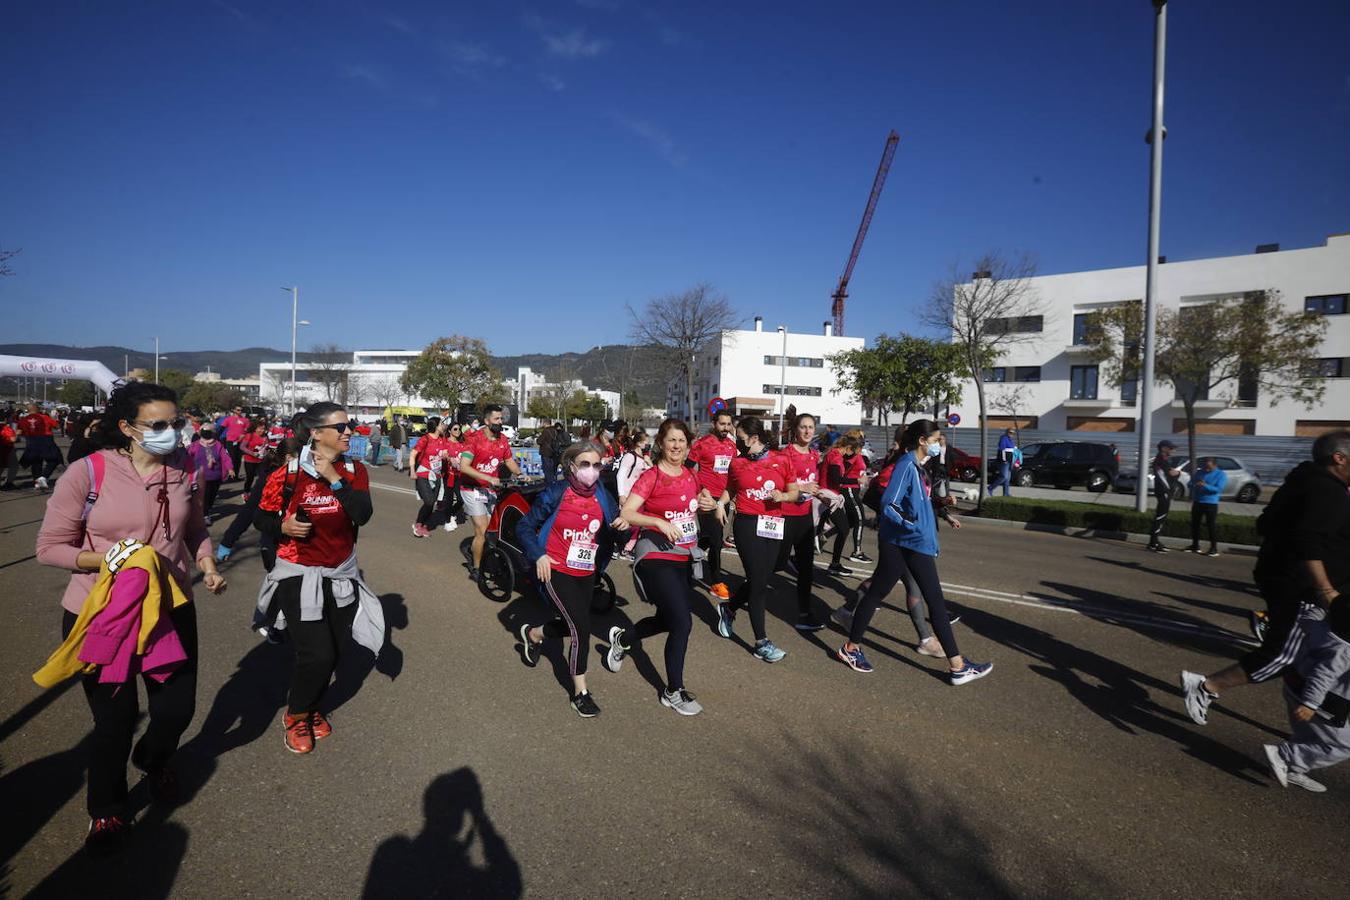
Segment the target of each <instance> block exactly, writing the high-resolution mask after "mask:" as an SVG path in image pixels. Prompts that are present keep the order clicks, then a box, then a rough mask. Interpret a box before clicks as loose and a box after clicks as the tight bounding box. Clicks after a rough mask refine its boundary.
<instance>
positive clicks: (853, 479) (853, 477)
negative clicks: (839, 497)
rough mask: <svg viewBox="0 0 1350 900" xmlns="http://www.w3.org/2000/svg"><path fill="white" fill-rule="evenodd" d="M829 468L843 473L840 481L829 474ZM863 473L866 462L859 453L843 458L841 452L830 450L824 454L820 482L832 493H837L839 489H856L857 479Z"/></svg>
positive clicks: (865, 469) (865, 468)
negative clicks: (837, 469)
mask: <svg viewBox="0 0 1350 900" xmlns="http://www.w3.org/2000/svg"><path fill="white" fill-rule="evenodd" d="M831 466H838V467H839V469H840V471H841V472H842V473H843V480H842V481H841V480H839V479H837V478H835V476H834V475H832V474H831V473H830V467H831ZM865 471H867V460H866V459H864V458H863V455H862V454H861V453H855V454H853V455H852V456H844V452H843V451H842V450H831V451H830V452H829V453H826V454H825V463H824V465H822V466H821V467H820V474H821V480H822V481H823V482H824V483H825V486H826V487H827V488H829V489H830V490H832V491H838V490H839V489H840V488H846V487H857V486H858V478H859V477H860V476H861V475H862V473H863V472H865Z"/></svg>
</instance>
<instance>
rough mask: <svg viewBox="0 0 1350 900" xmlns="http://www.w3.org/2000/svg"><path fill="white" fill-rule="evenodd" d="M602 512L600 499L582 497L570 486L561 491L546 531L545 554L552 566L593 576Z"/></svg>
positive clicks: (602, 520) (603, 518) (602, 518)
mask: <svg viewBox="0 0 1350 900" xmlns="http://www.w3.org/2000/svg"><path fill="white" fill-rule="evenodd" d="M604 527H605V513H604V510H603V509H601V508H600V498H599V497H596V496H595V495H594V494H592V495H591V496H589V497H583V496H581V495H580V494H578V493H577V492H576V491H574V490H572V489H571V488H570V487H569V488H567V489H566V490H564V491H563V495H562V500H561V501H560V502H559V503H558V513H557V515H556V516H554V519H553V530H552V531H550V532H549V533H548V541H547V543H546V545H545V548H544V550H545V553H547V554H548V561H549V562H550V563H552V564H553V568H554V569H556V570H558V571H559V572H563V573H565V574H567V575H579V576H582V577H584V576H586V575H594V574H595V565H596V557H597V555H598V554H599V543H600V540H599V535H600V529H602V528H604Z"/></svg>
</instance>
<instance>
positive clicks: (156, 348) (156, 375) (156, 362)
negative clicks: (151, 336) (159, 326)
mask: <svg viewBox="0 0 1350 900" xmlns="http://www.w3.org/2000/svg"><path fill="white" fill-rule="evenodd" d="M155 384H159V338H155Z"/></svg>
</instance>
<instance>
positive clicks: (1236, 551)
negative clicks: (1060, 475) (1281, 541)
mask: <svg viewBox="0 0 1350 900" xmlns="http://www.w3.org/2000/svg"><path fill="white" fill-rule="evenodd" d="M976 522H978V523H980V524H985V525H999V526H1003V527H1005V528H1021V529H1022V530H1024V531H1041V532H1045V533H1047V534H1062V535H1067V536H1068V537H1078V538H1096V539H1099V540H1106V541H1122V542H1124V543H1127V544H1147V543H1148V535H1146V534H1133V533H1131V532H1127V531H1101V530H1099V529H1096V528H1071V527H1069V526H1066V525H1042V524H1040V523H1039V522H1016V521H1013V520H1012V519H992V518H988V517H986V516H977V515H975V514H974V513H973V512H971V511H968V512H966V513H965V514H964V515H962V516H961V524H963V525H966V524H970V523H976ZM1162 542H1163V546H1165V547H1168V548H1170V549H1173V550H1184V549H1185V548H1187V547H1189V546H1190V545H1191V542H1190V541H1189V540H1188V539H1186V538H1175V537H1163V538H1162ZM1260 549H1261V548H1260V547H1257V546H1255V545H1253V544H1222V543H1221V544H1219V550H1220V551H1221V552H1223V553H1230V554H1233V555H1234V556H1255V555H1256V554H1257V552H1258V551H1259V550H1260Z"/></svg>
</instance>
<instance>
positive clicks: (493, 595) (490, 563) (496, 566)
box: [478, 546, 516, 603]
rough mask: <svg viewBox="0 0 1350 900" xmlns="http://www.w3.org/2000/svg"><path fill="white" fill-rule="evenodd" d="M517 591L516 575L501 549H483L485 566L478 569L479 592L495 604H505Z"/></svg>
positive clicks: (491, 547) (492, 547) (493, 547)
mask: <svg viewBox="0 0 1350 900" xmlns="http://www.w3.org/2000/svg"><path fill="white" fill-rule="evenodd" d="M515 589H516V573H515V570H514V569H512V568H511V560H510V559H509V558H507V556H506V551H504V550H502V548H501V547H495V546H489V547H484V548H483V565H482V566H480V567H479V569H478V590H479V591H480V592H482V594H483V596H484V597H486V598H488V599H489V600H491V601H492V602H494V603H505V602H506V601H507V600H510V599H511V594H512V593H513V592H514V591H515Z"/></svg>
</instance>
